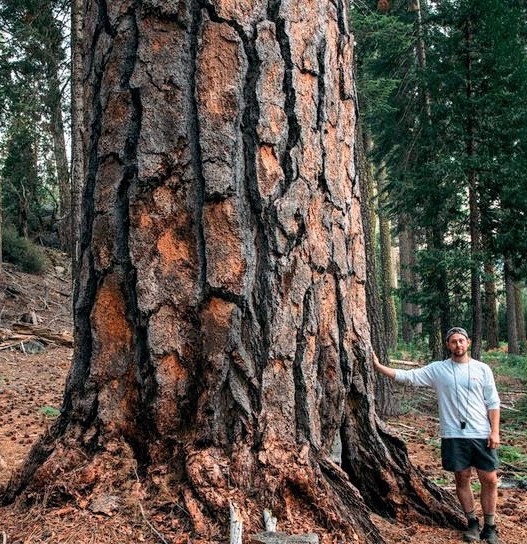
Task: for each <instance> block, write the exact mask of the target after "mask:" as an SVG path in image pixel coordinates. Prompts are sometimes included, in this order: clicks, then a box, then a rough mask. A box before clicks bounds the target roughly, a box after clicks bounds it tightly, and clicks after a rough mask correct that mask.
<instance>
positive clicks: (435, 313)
mask: <svg viewBox="0 0 527 544" xmlns="http://www.w3.org/2000/svg"><path fill="white" fill-rule="evenodd" d="M411 5H412V6H413V11H415V14H416V21H415V25H416V30H417V41H416V57H417V63H418V65H419V68H420V69H421V70H424V69H425V68H426V44H425V40H424V32H423V24H422V13H421V2H420V0H412V2H411ZM421 95H422V99H423V107H424V111H425V115H426V120H427V123H428V124H429V125H431V124H432V112H431V102H430V93H429V91H428V89H427V87H426V85H425V84H424V85H423V88H422V89H421ZM427 230H428V232H427V233H426V236H427V246H428V251H430V252H432V253H433V254H434V258H435V261H436V263H437V266H435V267H434V270H431V271H429V272H428V282H427V283H426V284H425V288H427V289H428V290H429V292H430V293H436V300H437V304H436V307H435V308H433V309H432V311H431V312H430V317H429V324H428V328H429V347H430V351H431V352H432V358H433V359H442V358H443V356H444V354H445V343H444V339H445V334H446V331H447V329H448V327H449V326H450V307H449V304H450V302H449V293H448V280H447V273H446V268H445V266H444V265H443V264H442V258H441V253H442V251H443V233H442V232H441V230H440V228H439V222H436V224H435V225H433V226H431V227H429V228H428V229H427Z"/></svg>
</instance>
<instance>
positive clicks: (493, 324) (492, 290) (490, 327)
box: [484, 258, 499, 349]
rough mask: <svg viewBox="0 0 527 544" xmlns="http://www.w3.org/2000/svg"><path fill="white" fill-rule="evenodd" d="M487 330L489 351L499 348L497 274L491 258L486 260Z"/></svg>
mask: <svg viewBox="0 0 527 544" xmlns="http://www.w3.org/2000/svg"><path fill="white" fill-rule="evenodd" d="M484 270H485V282H484V284H485V329H486V336H487V349H494V348H497V347H498V346H499V338H498V331H499V326H498V306H497V296H496V279H495V278H496V272H495V269H494V264H493V263H492V260H491V259H490V258H487V259H486V260H485V268H484Z"/></svg>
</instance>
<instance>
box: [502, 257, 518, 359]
mask: <svg viewBox="0 0 527 544" xmlns="http://www.w3.org/2000/svg"><path fill="white" fill-rule="evenodd" d="M504 268H505V270H504V272H505V302H506V305H507V346H508V349H507V351H508V353H509V355H518V354H519V353H520V350H519V346H518V326H517V324H516V299H515V296H514V277H513V275H512V270H511V264H510V261H509V260H508V259H505V267H504Z"/></svg>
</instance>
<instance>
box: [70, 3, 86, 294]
mask: <svg viewBox="0 0 527 544" xmlns="http://www.w3.org/2000/svg"><path fill="white" fill-rule="evenodd" d="M84 10H85V0H73V1H72V5H71V60H72V62H71V183H70V185H71V197H70V198H71V213H70V231H71V248H70V250H71V257H72V274H73V282H74V284H75V283H76V279H75V278H76V271H77V268H78V267H77V262H78V257H79V248H80V245H79V235H80V215H81V214H80V210H81V197H82V191H83V187H84V175H85V166H84V165H85V156H86V144H85V138H84V123H83V119H84V91H83V71H84V68H83V35H84Z"/></svg>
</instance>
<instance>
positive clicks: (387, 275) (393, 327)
mask: <svg viewBox="0 0 527 544" xmlns="http://www.w3.org/2000/svg"><path fill="white" fill-rule="evenodd" d="M377 187H378V194H379V238H380V246H381V285H382V309H383V315H384V324H385V327H384V328H385V331H386V343H387V344H388V347H390V348H395V347H396V346H397V313H396V310H395V299H394V297H393V288H394V286H395V280H394V277H393V264H392V234H391V227H390V220H389V218H388V215H387V211H386V206H387V203H388V202H387V200H388V198H387V194H386V168H385V167H384V166H381V169H380V172H379V177H378V183H377Z"/></svg>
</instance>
